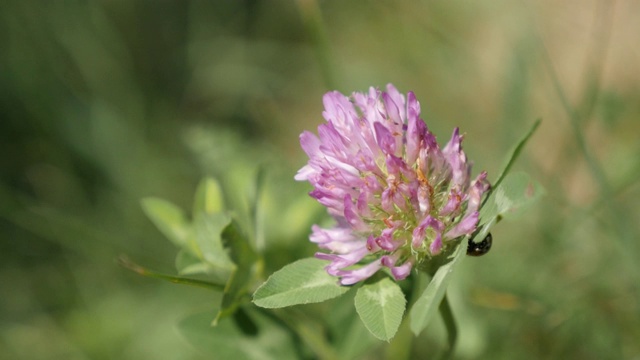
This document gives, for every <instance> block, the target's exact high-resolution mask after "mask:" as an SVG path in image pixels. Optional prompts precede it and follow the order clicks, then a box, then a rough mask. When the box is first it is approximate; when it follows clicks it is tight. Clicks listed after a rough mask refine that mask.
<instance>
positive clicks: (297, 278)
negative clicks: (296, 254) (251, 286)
mask: <svg viewBox="0 0 640 360" xmlns="http://www.w3.org/2000/svg"><path fill="white" fill-rule="evenodd" d="M326 265H327V262H326V261H323V260H320V259H315V258H307V259H302V260H298V261H296V262H294V263H291V264H289V265H287V266H285V267H283V268H282V269H280V270H278V271H276V272H275V273H273V275H271V276H270V277H269V278H268V279H267V281H266V282H265V283H264V284H262V285H261V286H260V287H259V288H258V289H257V290H256V292H255V293H254V294H253V302H254V303H255V304H256V305H257V306H260V307H264V308H281V307H286V306H292V305H299V304H309V303H317V302H322V301H325V300H329V299H332V298H335V297H338V296H340V295H342V294H344V293H345V292H347V291H349V287H346V286H340V285H338V282H337V279H336V278H335V277H333V276H331V275H329V274H327V272H326V271H325V269H324V267H325V266H326Z"/></svg>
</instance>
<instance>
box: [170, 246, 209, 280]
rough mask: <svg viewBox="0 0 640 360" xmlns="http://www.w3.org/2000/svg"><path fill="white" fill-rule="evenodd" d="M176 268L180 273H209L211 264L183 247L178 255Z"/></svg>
mask: <svg viewBox="0 0 640 360" xmlns="http://www.w3.org/2000/svg"><path fill="white" fill-rule="evenodd" d="M176 269H177V270H178V274H180V275H194V274H208V273H210V272H211V266H209V265H208V264H207V263H206V262H204V261H202V260H201V259H199V258H198V257H196V256H195V255H193V254H192V253H191V252H190V251H188V250H185V249H182V250H180V251H179V252H178V255H177V256H176Z"/></svg>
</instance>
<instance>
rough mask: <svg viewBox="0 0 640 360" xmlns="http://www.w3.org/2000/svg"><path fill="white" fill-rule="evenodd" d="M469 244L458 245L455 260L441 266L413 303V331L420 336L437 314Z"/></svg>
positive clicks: (410, 316) (410, 314) (411, 315)
mask: <svg viewBox="0 0 640 360" xmlns="http://www.w3.org/2000/svg"><path fill="white" fill-rule="evenodd" d="M466 249H467V244H465V243H464V242H463V243H461V244H460V245H458V248H457V249H456V251H455V253H454V257H453V260H451V261H450V262H448V263H447V264H445V265H443V266H441V267H440V268H439V269H438V271H437V272H436V274H435V275H434V276H433V279H431V282H430V283H429V285H427V288H426V289H425V290H424V291H423V292H422V294H421V295H420V297H419V298H418V300H417V301H416V302H415V304H413V306H412V307H411V310H410V312H409V318H410V327H411V331H413V333H414V334H415V335H416V336H418V335H419V334H420V333H421V332H422V330H424V329H425V328H426V327H427V325H429V322H430V321H431V319H433V317H434V316H435V314H437V312H438V307H439V306H440V303H441V302H442V299H443V298H444V295H445V293H446V291H447V287H448V286H449V283H450V282H451V276H452V275H453V273H454V272H455V270H456V269H457V268H458V267H459V266H460V264H461V262H462V258H464V256H465V254H466Z"/></svg>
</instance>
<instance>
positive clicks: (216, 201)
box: [193, 178, 224, 217]
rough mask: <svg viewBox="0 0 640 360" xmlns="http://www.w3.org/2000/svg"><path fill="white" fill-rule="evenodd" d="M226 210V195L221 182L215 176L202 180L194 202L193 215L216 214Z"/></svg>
mask: <svg viewBox="0 0 640 360" xmlns="http://www.w3.org/2000/svg"><path fill="white" fill-rule="evenodd" d="M223 210H224V197H223V195H222V189H221V188H220V184H219V183H218V182H217V181H216V180H215V179H213V178H205V179H203V180H202V181H200V184H198V188H197V189H196V195H195V199H194V202H193V216H194V217H196V216H198V215H199V214H201V213H205V214H214V213H217V212H221V211H223Z"/></svg>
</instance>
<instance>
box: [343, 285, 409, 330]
mask: <svg viewBox="0 0 640 360" xmlns="http://www.w3.org/2000/svg"><path fill="white" fill-rule="evenodd" d="M354 303H355V306H356V311H357V312H358V315H360V319H361V320H362V322H363V323H364V325H365V326H366V328H367V329H368V330H369V331H370V332H371V333H372V334H373V335H374V336H375V337H377V338H378V339H380V340H385V341H389V340H391V339H392V338H393V336H394V335H395V334H396V331H398V327H399V326H400V323H401V322H402V314H404V310H405V305H406V299H405V298H404V294H403V293H402V290H400V287H399V286H398V284H396V283H395V282H393V281H391V280H390V279H389V278H384V279H382V280H380V281H378V282H377V283H375V284H369V285H364V286H362V287H361V288H359V289H358V292H357V293H356V297H355V301H354Z"/></svg>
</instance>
